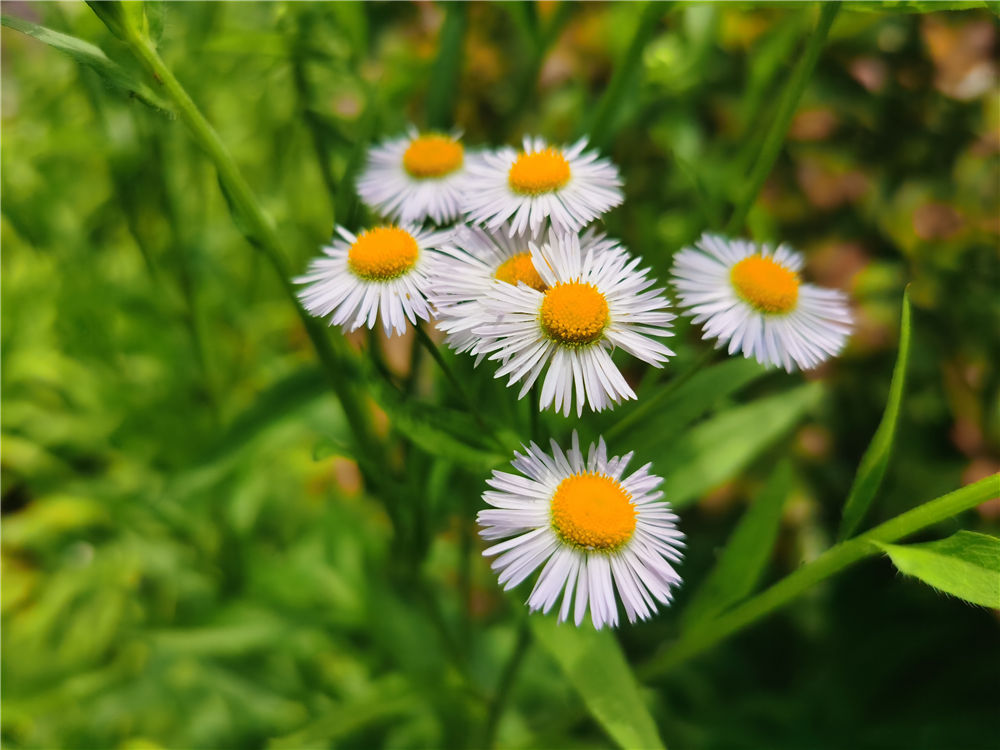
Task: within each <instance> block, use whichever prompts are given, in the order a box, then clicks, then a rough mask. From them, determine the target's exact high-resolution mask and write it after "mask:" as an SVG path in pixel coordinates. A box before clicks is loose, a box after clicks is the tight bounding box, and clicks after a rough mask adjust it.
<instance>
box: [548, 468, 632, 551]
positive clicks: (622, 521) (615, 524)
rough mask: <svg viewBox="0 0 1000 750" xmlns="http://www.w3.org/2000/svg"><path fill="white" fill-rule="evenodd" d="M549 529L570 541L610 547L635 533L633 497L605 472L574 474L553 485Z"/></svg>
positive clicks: (585, 545) (611, 548) (617, 544)
mask: <svg viewBox="0 0 1000 750" xmlns="http://www.w3.org/2000/svg"><path fill="white" fill-rule="evenodd" d="M550 512H551V514H552V528H553V529H555V532H556V534H558V535H559V538H560V539H562V540H563V541H565V542H568V543H569V544H573V545H576V546H577V547H585V548H588V549H599V550H613V549H616V548H617V547H620V546H621V545H623V544H625V542H627V541H628V540H629V539H631V538H632V534H633V533H634V532H635V518H636V510H635V506H634V505H633V504H632V496H631V495H629V493H627V492H626V491H625V488H624V487H622V486H621V484H619V483H618V482H617V481H616V480H614V479H612V478H611V477H609V476H605V475H604V474H589V473H588V474H575V475H573V476H571V477H566V479H564V480H562V481H561V482H560V483H559V486H558V487H556V492H555V494H554V495H553V496H552V503H551V506H550Z"/></svg>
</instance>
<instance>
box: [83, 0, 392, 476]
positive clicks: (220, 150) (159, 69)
mask: <svg viewBox="0 0 1000 750" xmlns="http://www.w3.org/2000/svg"><path fill="white" fill-rule="evenodd" d="M101 18H102V19H103V16H101ZM112 31H115V29H112ZM122 31H123V33H122V39H123V40H124V41H125V43H126V44H127V45H128V47H129V49H130V50H131V52H132V54H133V55H135V57H136V58H138V60H139V61H140V62H141V63H142V64H143V65H145V66H146V68H147V70H148V71H149V72H150V73H151V74H152V76H153V78H154V79H155V80H156V81H157V82H159V83H160V85H161V86H162V87H163V89H164V91H165V92H166V93H167V96H168V97H169V98H170V100H171V101H172V102H173V103H174V106H175V107H176V109H177V113H178V114H179V116H180V119H181V120H182V121H183V122H184V124H185V125H186V126H187V128H188V130H189V131H190V133H191V136H192V137H193V138H194V140H195V142H196V143H197V144H198V145H199V146H200V147H201V148H202V149H203V150H204V151H205V153H206V154H207V155H208V157H209V158H210V159H211V160H212V163H213V164H214V165H215V168H216V170H217V171H218V174H219V182H220V184H221V185H222V187H223V189H224V190H225V193H226V197H227V198H228V200H229V203H230V205H231V206H232V208H233V212H234V215H235V217H236V218H237V220H238V222H243V223H245V227H241V228H243V229H244V230H245V231H244V233H245V234H247V235H248V237H250V238H252V239H253V240H254V244H255V246H256V247H257V248H258V249H259V250H260V251H261V252H262V253H263V254H264V256H265V257H266V258H267V259H268V261H269V262H270V264H271V266H272V267H273V268H274V271H275V273H276V274H277V275H278V278H279V280H280V282H281V285H282V289H283V291H284V292H285V294H286V296H287V297H288V298H289V300H290V301H291V302H292V304H293V305H294V306H295V310H296V312H297V313H298V315H299V318H300V319H301V321H302V325H303V326H304V327H305V329H306V332H307V334H308V335H309V339H310V340H311V341H312V344H313V347H314V348H315V350H316V355H317V356H318V357H319V360H320V362H321V364H322V365H323V368H324V370H325V371H326V373H327V376H328V377H329V380H330V382H331V385H332V386H333V389H334V391H335V393H336V394H337V398H338V399H339V400H340V405H341V408H342V409H343V411H344V415H345V416H346V418H347V421H348V423H349V424H350V426H351V431H352V433H353V435H354V439H355V440H356V441H357V447H358V449H359V450H360V451H362V452H364V454H365V455H366V456H367V457H368V458H370V459H375V458H376V457H377V456H378V455H380V452H381V446H380V444H379V442H378V440H377V438H376V437H375V434H374V432H373V431H372V429H371V424H370V421H369V419H368V416H367V415H366V414H365V412H364V411H363V409H362V406H361V404H362V402H361V399H360V398H359V397H358V395H357V393H356V392H355V390H354V388H353V387H352V386H351V384H350V383H349V381H348V380H347V378H345V377H344V374H343V372H342V370H343V366H342V363H341V362H340V361H339V360H340V358H339V357H338V355H337V353H336V352H335V351H334V349H333V346H332V344H331V343H330V339H329V338H328V337H327V334H326V330H325V327H324V326H323V325H322V324H321V323H320V321H318V320H317V319H316V318H314V317H312V316H311V315H309V313H307V312H306V311H305V310H304V309H303V308H302V305H301V304H300V303H299V301H298V297H297V296H296V293H295V288H294V286H293V285H292V282H291V278H290V274H289V272H288V269H287V268H286V267H285V262H284V255H283V252H282V249H281V241H280V239H279V238H278V234H277V231H276V230H275V228H274V227H273V225H272V224H271V222H270V221H269V220H268V218H267V217H266V216H265V214H264V211H263V209H262V208H261V207H260V204H259V203H258V202H257V199H256V197H255V196H254V194H253V192H252V191H251V190H250V186H249V185H248V184H247V182H246V180H245V179H244V178H243V175H242V174H241V173H240V170H239V167H237V166H236V162H235V161H233V157H232V156H231V155H230V153H229V151H228V149H226V146H225V144H224V143H223V142H222V139H221V138H220V137H219V134H218V133H217V132H216V131H215V129H214V128H213V127H212V126H211V124H209V122H208V120H206V119H205V117H204V115H202V113H201V111H200V110H199V109H198V107H197V105H196V104H195V103H194V101H193V100H192V99H191V97H190V96H189V95H188V93H187V91H186V90H185V89H184V87H183V86H182V85H181V84H180V82H179V81H178V80H177V79H176V78H175V77H174V74H173V73H172V72H171V71H170V69H169V68H168V67H167V66H166V64H165V63H164V62H163V60H162V59H160V56H159V54H158V53H157V51H156V49H155V48H154V47H153V44H152V42H151V41H150V40H149V39H148V38H147V37H145V36H144V35H143V34H141V33H140V32H139V31H138V30H137V29H136V28H135V27H134V26H132V25H131V24H128V25H126V26H125V27H124V29H123V30H122Z"/></svg>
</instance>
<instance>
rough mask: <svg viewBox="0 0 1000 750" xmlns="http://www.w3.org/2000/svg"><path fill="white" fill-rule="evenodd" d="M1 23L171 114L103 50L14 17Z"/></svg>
mask: <svg viewBox="0 0 1000 750" xmlns="http://www.w3.org/2000/svg"><path fill="white" fill-rule="evenodd" d="M0 21H2V22H3V25H4V26H7V27H9V28H12V29H14V30H15V31H20V32H21V33H22V34H27V35H28V36H33V37H34V38H35V39H37V40H38V41H40V42H43V43H45V44H47V45H49V46H50V47H52V48H54V49H57V50H59V51H60V52H63V53H65V54H67V55H69V56H70V57H72V58H73V59H74V60H75V61H76V62H77V63H79V64H80V65H86V66H87V67H88V68H91V69H93V70H94V71H96V72H97V74H98V75H99V76H100V77H101V78H102V79H104V81H106V82H107V83H108V84H109V85H110V86H111V87H112V88H113V89H116V90H118V91H120V92H121V93H123V94H125V95H126V96H129V97H134V98H136V99H138V100H139V101H141V102H142V103H143V104H146V105H147V106H149V107H152V108H153V109H155V110H158V111H159V112H162V113H164V114H171V112H170V108H169V107H168V106H167V104H166V103H165V102H164V101H163V100H162V99H160V97H158V96H157V95H156V94H155V93H153V91H152V89H150V88H149V87H148V86H147V85H146V84H144V83H142V82H141V81H138V80H136V79H135V78H133V77H132V75H131V74H130V73H129V72H128V71H126V70H125V69H124V68H122V67H121V66H120V65H118V63H116V62H114V61H113V60H112V59H111V58H109V57H108V56H107V55H106V54H104V50H102V49H101V48H100V47H96V46H94V45H93V44H91V43H90V42H85V41H84V40H82V39H77V38H76V37H74V36H69V35H68V34H63V33H61V32H59V31H53V30H52V29H49V28H46V27H45V26H39V25H38V24H34V23H31V22H30V21H25V20H23V19H20V18H15V17H14V16H8V15H4V16H3V17H2V18H0Z"/></svg>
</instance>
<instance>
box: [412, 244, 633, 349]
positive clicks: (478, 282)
mask: <svg viewBox="0 0 1000 750" xmlns="http://www.w3.org/2000/svg"><path fill="white" fill-rule="evenodd" d="M542 240H543V237H542V235H540V234H532V233H530V232H519V233H514V234H511V233H510V231H509V227H507V226H501V227H499V228H498V229H497V230H496V231H490V230H487V229H483V228H482V227H473V226H462V227H459V228H458V229H457V230H456V232H455V234H454V235H453V237H452V240H451V241H450V242H449V243H448V244H447V245H445V246H444V247H443V248H441V250H442V255H441V257H440V258H439V259H438V260H437V262H436V264H435V267H434V269H433V271H432V273H431V276H432V281H431V285H430V286H431V290H432V291H431V293H430V295H429V297H430V300H431V302H432V303H433V305H434V308H435V311H436V312H435V317H436V318H437V321H436V325H437V327H438V328H439V329H440V330H442V331H444V332H445V333H447V334H448V338H447V339H446V341H447V343H448V344H449V346H451V347H452V348H453V349H455V351H458V352H466V351H469V350H470V349H472V348H473V346H474V345H475V344H476V343H479V342H480V341H481V340H482V339H481V337H480V336H476V335H475V334H473V331H474V330H475V329H476V328H479V327H480V326H482V325H483V324H485V323H489V322H494V321H495V318H496V315H495V314H494V313H492V312H489V311H488V310H487V308H486V307H485V306H484V305H483V297H485V296H486V295H487V294H488V293H489V291H490V287H491V286H493V282H494V281H495V280H500V281H505V282H507V283H508V284H512V285H514V286H517V285H518V284H526V285H527V286H529V287H531V288H532V289H535V290H537V291H539V292H544V291H545V290H546V289H547V288H548V287H547V286H546V284H545V281H543V280H542V277H541V276H539V275H538V271H536V270H535V266H534V264H533V263H532V260H531V249H530V247H529V245H530V244H531V243H541V242H542ZM580 246H581V248H582V250H583V252H587V251H588V250H590V249H591V248H593V250H594V252H597V253H601V252H605V251H607V250H612V249H615V248H617V247H618V243H616V242H615V241H614V240H610V239H608V238H607V237H606V236H605V235H603V234H600V233H598V232H597V231H595V230H593V229H588V230H587V231H586V232H585V233H584V234H583V235H582V236H581V237H580ZM483 356H484V353H483V352H481V353H480V354H479V357H478V358H477V360H476V364H479V361H480V360H481V359H482V357H483Z"/></svg>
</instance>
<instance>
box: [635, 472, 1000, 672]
mask: <svg viewBox="0 0 1000 750" xmlns="http://www.w3.org/2000/svg"><path fill="white" fill-rule="evenodd" d="M997 495H1000V474H994V475H993V476H991V477H986V478H985V479H981V480H979V481H978V482H976V483H975V484H970V485H968V486H967V487H963V488H961V489H959V490H955V491H954V492H950V493H948V494H947V495H942V496H941V497H939V498H937V499H935V500H931V501H930V502H927V503H924V504H923V505H920V506H918V507H916V508H914V509H913V510H910V511H907V512H906V513H903V514H901V515H899V516H896V517H895V518H893V519H890V520H889V521H886V522H885V523H883V524H881V525H880V526H876V527H875V528H874V529H872V530H871V531H868V532H866V533H864V534H862V535H861V536H857V537H855V538H853V539H850V540H848V541H846V542H841V543H840V544H838V545H836V546H834V547H831V548H830V549H828V550H827V551H826V552H824V553H823V554H822V555H820V556H819V557H817V558H816V559H815V560H813V561H812V562H811V563H809V564H807V565H804V566H803V567H801V568H799V569H798V570H796V571H795V572H794V573H792V574H791V575H789V576H787V577H786V578H783V579H782V580H781V581H779V582H778V583H776V584H774V585H773V586H771V587H770V588H768V589H765V590H764V591H762V592H761V593H760V594H758V595H757V596H755V597H753V598H751V599H748V600H747V601H745V602H744V603H743V604H740V605H738V606H736V607H734V608H733V609H731V610H729V611H728V612H727V613H725V614H723V615H721V616H719V617H718V618H716V619H715V620H710V621H709V622H707V623H706V624H705V625H704V626H702V627H700V628H698V629H697V630H695V631H692V632H691V633H690V635H685V636H682V637H681V638H680V640H678V641H677V642H676V643H674V644H673V645H672V646H671V647H670V648H669V649H668V650H667V651H665V652H663V653H662V654H661V655H659V656H657V657H654V658H653V659H652V660H651V661H650V662H649V663H648V664H646V665H645V667H644V668H643V669H642V670H641V671H640V675H641V676H642V677H643V678H644V679H650V678H655V677H658V676H660V675H662V674H665V673H667V672H669V671H670V670H671V669H673V668H674V667H676V666H677V665H678V664H681V663H682V662H685V661H687V660H688V659H690V658H692V657H694V656H697V655H698V654H700V653H702V652H703V651H706V650H707V649H709V648H710V647H712V646H714V645H715V644H716V643H718V642H719V641H721V640H723V639H725V638H728V637H729V636H730V635H732V634H734V633H736V632H739V631H740V630H742V629H743V628H745V627H747V626H748V625H750V624H752V623H754V622H756V621H757V620H759V619H760V618H762V617H764V616H766V615H768V614H770V613H771V612H773V611H774V610H776V609H778V608H779V607H782V606H784V605H785V604H787V603H788V602H790V601H791V600H792V599H794V598H796V597H797V596H799V595H800V594H802V593H804V592H805V591H807V590H808V589H810V588H812V587H813V586H815V585H816V584H817V583H819V582H820V581H822V580H824V579H826V578H829V577H830V576H832V575H833V574H835V573H837V572H839V571H841V570H843V569H844V568H846V567H848V566H849V565H852V564H854V563H856V562H858V561H859V560H863V559H864V558H866V557H872V556H873V555H877V554H879V552H880V550H879V548H878V547H877V546H876V545H875V544H873V542H894V541H896V540H897V539H901V538H902V537H905V536H909V535H910V534H913V533H915V532H917V531H920V530H921V529H924V528H926V527H928V526H932V525H933V524H935V523H938V522H939V521H943V520H945V519H947V518H950V517H951V516H954V515H956V514H958V513H961V512H962V511H965V510H969V509H970V508H974V507H976V506H977V505H979V504H980V503H984V502H986V501H987V500H989V499H990V498H992V497H996V496H997Z"/></svg>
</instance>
